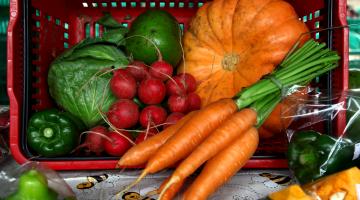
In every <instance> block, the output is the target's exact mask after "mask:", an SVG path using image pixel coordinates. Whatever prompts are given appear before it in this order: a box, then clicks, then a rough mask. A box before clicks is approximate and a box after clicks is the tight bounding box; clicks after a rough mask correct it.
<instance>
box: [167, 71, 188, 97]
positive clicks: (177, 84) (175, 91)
mask: <svg viewBox="0 0 360 200" xmlns="http://www.w3.org/2000/svg"><path fill="white" fill-rule="evenodd" d="M166 93H167V95H169V96H171V95H185V94H186V89H185V87H184V85H183V84H182V83H181V81H180V77H179V76H174V77H172V79H169V80H168V81H167V82H166Z"/></svg>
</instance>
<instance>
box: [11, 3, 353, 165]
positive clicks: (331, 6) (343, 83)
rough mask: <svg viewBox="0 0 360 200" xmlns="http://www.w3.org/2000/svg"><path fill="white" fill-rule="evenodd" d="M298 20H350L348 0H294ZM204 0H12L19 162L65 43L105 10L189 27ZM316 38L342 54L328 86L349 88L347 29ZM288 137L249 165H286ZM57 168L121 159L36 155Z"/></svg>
mask: <svg viewBox="0 0 360 200" xmlns="http://www.w3.org/2000/svg"><path fill="white" fill-rule="evenodd" d="M289 2H290V3H291V4H292V5H293V6H294V8H295V9H296V11H297V13H298V15H299V16H300V19H299V20H303V21H306V24H307V25H308V27H309V29H310V30H315V31H316V30H319V29H321V28H326V27H329V25H332V26H343V25H346V23H347V22H346V0H337V1H332V0H289ZM203 3H204V2H203V1H199V0H180V1H179V0H172V1H166V0H153V1H144V0H143V1H140V0H132V1H130V0H124V1H115V0H91V1H90V0H52V1H48V0H10V21H9V27H8V46H7V51H8V63H7V64H8V70H7V73H8V74H7V77H8V79H7V84H8V95H9V99H10V122H11V125H10V148H11V152H12V154H13V157H14V158H15V159H16V161H17V162H19V163H24V162H26V161H27V160H29V159H32V158H31V155H29V154H28V153H27V152H28V150H27V146H26V142H24V141H25V140H24V135H25V133H24V129H25V126H26V124H27V120H28V117H29V116H30V115H31V114H32V113H33V112H35V111H38V110H42V109H45V108H49V107H52V106H54V103H53V101H52V100H51V98H50V96H49V94H48V90H47V83H46V80H47V70H48V67H49V65H50V63H51V61H53V60H54V59H55V57H56V56H58V55H59V54H60V53H62V52H63V51H64V50H65V49H66V48H68V47H71V46H72V45H74V44H76V43H77V42H79V41H81V40H82V39H83V38H84V37H87V36H90V37H95V36H96V35H98V34H101V27H99V26H98V25H97V24H96V23H95V21H96V20H97V19H99V17H101V16H102V14H103V11H108V12H111V14H112V15H113V16H114V17H115V18H116V19H117V20H118V21H120V22H122V23H123V24H124V25H130V24H131V22H132V20H133V19H134V18H135V17H136V16H137V15H139V14H140V13H141V12H143V11H144V10H146V9H149V8H150V7H156V8H159V9H164V10H167V11H169V12H170V13H172V14H173V15H174V16H175V17H176V18H177V20H178V21H179V23H181V25H182V26H183V27H184V29H185V30H186V28H187V24H188V22H189V20H190V18H191V17H192V16H193V15H194V14H195V12H196V10H197V8H198V7H199V6H201V5H202V4H203ZM312 35H313V37H314V38H318V39H319V40H322V41H325V42H327V43H328V44H329V45H330V46H331V47H332V48H333V49H335V50H337V51H338V52H339V54H340V55H341V57H342V60H341V61H340V66H339V68H337V69H336V70H335V71H333V72H332V73H331V74H330V75H328V76H325V77H324V78H323V79H324V80H325V81H326V80H327V79H328V80H329V83H328V84H324V87H329V88H333V89H334V90H346V89H347V82H348V30H347V29H335V30H331V31H321V32H314V33H313V34H312ZM344 122H345V118H344V116H343V117H339V119H338V120H337V123H336V124H335V126H334V128H335V129H336V130H342V128H343V126H344V125H345V123H344ZM286 143H287V142H286V138H285V136H280V137H278V138H273V139H271V140H266V141H263V142H262V144H261V145H260V147H259V149H258V152H257V154H256V156H254V157H253V158H252V159H251V160H250V161H249V162H248V163H247V164H246V166H245V167H246V168H286V167H287V161H286V159H285V157H284V155H283V152H284V151H285V150H286V145H285V144H286ZM33 160H39V161H40V162H43V163H46V164H48V166H49V167H51V168H53V169H56V170H80V169H113V168H114V166H115V164H116V162H117V159H116V158H111V157H106V158H104V157H103V158H87V157H72V158H54V159H45V158H34V159H33Z"/></svg>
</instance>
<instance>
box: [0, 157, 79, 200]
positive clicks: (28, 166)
mask: <svg viewBox="0 0 360 200" xmlns="http://www.w3.org/2000/svg"><path fill="white" fill-rule="evenodd" d="M14 166H16V165H14V164H11V163H10V164H9V165H7V167H3V168H2V170H1V171H0V184H1V185H3V186H5V187H1V189H0V191H1V192H0V198H1V199H3V198H5V199H6V197H9V195H11V194H14V193H16V192H18V191H19V190H18V189H19V178H20V177H21V176H22V175H24V174H25V173H27V172H29V171H30V170H36V171H37V172H39V174H41V175H43V176H44V177H45V178H46V181H47V184H48V188H50V189H51V190H52V191H54V192H56V194H57V199H67V200H69V199H76V198H75V193H74V192H73V191H72V189H71V188H70V186H69V185H68V184H67V183H66V182H65V181H64V179H63V178H62V177H61V176H60V175H59V174H58V173H57V172H55V171H53V170H51V169H49V168H47V167H46V166H44V165H43V164H40V163H39V162H27V163H25V164H23V165H21V166H19V167H15V168H14Z"/></svg>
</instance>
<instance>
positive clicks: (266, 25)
mask: <svg viewBox="0 0 360 200" xmlns="http://www.w3.org/2000/svg"><path fill="white" fill-rule="evenodd" d="M99 23H100V24H101V25H103V26H104V27H105V29H104V30H105V32H104V33H103V35H102V37H100V38H93V39H85V40H84V41H82V42H81V43H79V44H77V45H75V46H74V47H72V48H71V49H69V50H68V51H66V52H65V53H64V54H63V55H61V56H60V57H59V58H57V59H56V60H55V61H54V62H53V64H52V66H51V67H50V71H49V76H48V83H49V90H50V94H51V95H52V97H53V98H54V100H55V101H56V102H57V104H58V105H59V107H60V108H61V109H64V110H65V111H67V112H69V113H71V114H72V115H74V116H75V117H78V118H79V119H81V121H82V122H83V123H84V124H85V126H86V129H87V130H88V131H84V130H78V131H79V132H81V131H84V132H82V133H79V132H78V137H77V139H74V140H73V141H76V142H78V146H77V147H74V146H73V148H72V150H73V151H72V152H77V153H83V152H84V151H85V152H86V153H89V154H90V155H93V154H95V155H98V156H100V155H102V156H103V155H108V156H114V157H120V160H119V161H118V163H117V167H120V168H126V167H132V168H133V167H138V166H145V168H144V169H143V172H142V174H141V175H140V176H139V178H138V179H137V180H136V181H135V182H134V183H132V184H131V185H128V186H127V187H126V188H124V189H123V190H122V191H120V192H119V194H121V193H123V192H126V191H127V190H128V189H129V188H131V187H133V186H134V185H136V184H137V183H138V182H139V181H141V179H143V178H144V177H145V176H146V175H148V174H153V173H157V172H159V171H161V170H163V169H167V168H171V167H174V166H176V168H175V170H174V172H173V174H172V175H171V176H170V177H169V178H167V179H166V180H164V182H163V184H162V186H161V187H160V188H159V189H158V190H156V191H154V193H156V194H158V195H159V199H172V198H173V197H174V196H175V195H176V194H177V193H178V192H179V191H180V189H181V188H182V186H183V183H184V182H185V180H186V179H187V178H188V177H189V176H190V175H192V174H194V173H195V172H196V171H197V170H200V169H201V172H200V173H199V174H198V175H197V176H196V179H195V180H194V182H193V183H192V184H191V185H190V186H189V187H188V188H187V189H186V191H185V193H184V197H183V198H184V199H191V200H196V199H206V198H208V197H209V196H210V195H211V194H212V193H213V192H215V191H216V190H217V189H218V188H219V187H220V186H221V185H222V184H224V183H225V182H226V181H227V180H229V179H230V178H231V177H232V175H233V174H235V173H236V172H237V171H238V170H240V169H241V168H242V167H243V166H244V165H245V164H246V162H247V161H248V160H249V159H250V158H251V156H252V155H253V154H254V152H255V151H256V149H257V147H258V144H259V140H260V139H259V138H260V137H261V135H259V130H263V131H264V132H267V133H269V134H268V135H270V136H271V135H272V133H273V132H277V131H279V129H281V123H279V121H280V120H279V119H278V118H279V115H278V116H275V115H274V113H278V112H279V111H278V108H279V107H277V106H278V105H279V103H280V102H281V94H282V92H283V91H284V90H285V89H287V88H291V87H292V86H294V85H307V84H309V83H310V82H311V81H312V79H314V78H315V77H318V76H320V75H322V74H324V73H326V72H329V71H330V70H332V69H334V68H335V67H336V66H337V62H338V60H339V59H340V57H339V56H338V55H337V53H336V52H334V51H331V50H330V49H328V48H326V47H325V44H320V43H318V42H316V41H314V40H313V39H309V36H308V35H307V34H306V33H308V29H307V27H306V25H305V24H304V23H303V22H301V21H300V20H299V17H298V16H297V14H296V13H295V11H294V9H293V8H292V6H291V5H290V4H289V3H287V2H286V1H283V0H279V1H263V0H214V1H211V2H208V3H205V4H204V5H203V6H202V7H201V8H200V9H199V10H198V11H197V14H196V15H195V17H194V18H193V19H192V20H191V22H190V24H189V27H188V30H187V31H186V32H185V34H184V37H183V42H182V41H181V40H182V39H181V38H180V29H179V25H178V22H177V21H176V19H175V18H174V17H172V16H171V15H170V14H169V13H167V12H165V11H159V10H149V11H146V12H144V13H142V14H141V15H140V16H138V17H137V18H136V19H135V20H134V22H133V26H131V28H130V29H129V30H128V29H127V28H124V27H122V26H121V25H120V24H119V23H118V22H117V21H116V20H115V19H113V18H112V17H111V16H110V15H105V16H104V17H103V18H101V19H100V20H99ZM182 44H183V46H184V55H182V53H181V47H182ZM123 51H124V52H126V53H123ZM182 56H183V57H184V59H182V60H181V57H182ZM178 64H179V65H178ZM288 93H289V95H291V94H292V92H291V91H288ZM269 116H270V117H269ZM274 116H275V117H274ZM276 117H278V118H276ZM269 118H272V119H271V120H269V122H266V120H267V119H269ZM289 123H290V122H289ZM263 124H265V125H266V126H262V125H263ZM43 132H45V133H47V132H46V131H43ZM84 135H85V137H82V136H84ZM34 149H35V148H34ZM44 155H45V154H44ZM45 156H47V155H45ZM48 156H56V155H48Z"/></svg>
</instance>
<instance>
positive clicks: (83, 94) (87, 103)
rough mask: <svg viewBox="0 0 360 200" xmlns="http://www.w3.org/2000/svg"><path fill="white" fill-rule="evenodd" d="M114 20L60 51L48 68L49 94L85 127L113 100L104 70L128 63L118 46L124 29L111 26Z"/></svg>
mask: <svg viewBox="0 0 360 200" xmlns="http://www.w3.org/2000/svg"><path fill="white" fill-rule="evenodd" d="M107 18H108V16H107ZM100 20H103V18H102V19H100ZM107 20H109V18H108V19H107ZM113 20H114V19H113ZM114 23H115V22H114V21H112V27H110V29H109V30H108V31H107V32H105V33H104V35H103V36H102V37H100V38H86V39H84V40H83V41H82V42H80V43H79V44H77V45H75V46H74V47H72V48H70V49H69V50H67V51H66V52H64V53H63V54H62V55H60V56H59V57H58V58H57V59H56V60H55V61H54V62H53V63H52V64H51V66H50V69H49V73H48V84H49V91H50V95H51V96H52V97H53V98H54V99H55V101H56V102H57V104H58V105H59V106H60V107H62V108H63V109H64V110H66V111H68V112H70V113H71V114H73V115H74V116H77V117H78V118H80V119H81V120H82V121H83V122H84V124H85V125H86V126H87V127H92V126H94V125H96V124H98V123H99V122H101V120H102V118H101V115H100V113H99V111H100V110H101V111H103V112H106V111H107V110H108V109H109V107H110V106H111V104H112V103H113V102H114V101H115V100H116V98H115V96H113V94H112V93H111V91H110V89H109V86H108V84H109V81H110V79H111V74H110V73H104V72H106V71H107V70H109V69H111V68H113V67H115V68H122V67H125V66H126V65H127V64H128V59H127V58H126V56H125V55H124V53H123V52H122V51H121V50H120V49H119V48H118V45H120V44H121V43H122V41H123V38H124V35H125V34H126V32H127V29H126V28H124V27H122V26H118V27H114V26H115V25H114ZM104 26H105V28H106V27H107V26H106V24H105V25H104Z"/></svg>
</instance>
